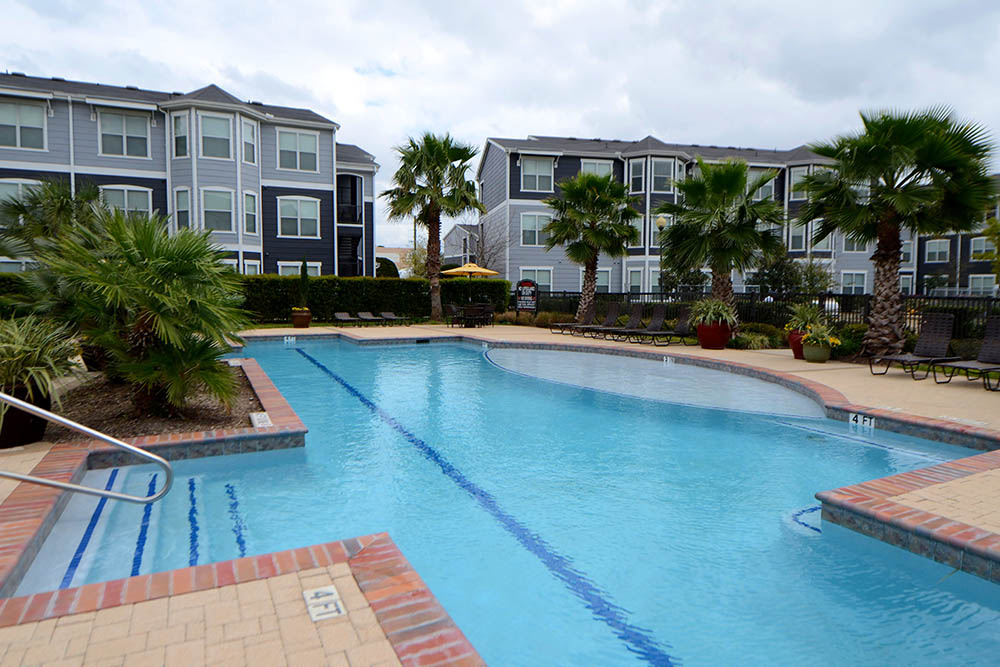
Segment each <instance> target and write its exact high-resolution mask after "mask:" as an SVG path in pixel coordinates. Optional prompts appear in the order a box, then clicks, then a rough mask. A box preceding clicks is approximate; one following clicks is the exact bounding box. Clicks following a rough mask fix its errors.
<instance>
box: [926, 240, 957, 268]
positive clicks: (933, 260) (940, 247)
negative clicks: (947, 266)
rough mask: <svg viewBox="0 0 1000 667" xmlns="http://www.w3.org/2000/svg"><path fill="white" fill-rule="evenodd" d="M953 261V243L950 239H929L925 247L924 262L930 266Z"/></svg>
mask: <svg viewBox="0 0 1000 667" xmlns="http://www.w3.org/2000/svg"><path fill="white" fill-rule="evenodd" d="M949 259H951V241H950V240H948V239H928V241H927V243H926V244H925V245H924V261H925V262H927V263H928V264H937V263H942V262H947V261H948V260H949Z"/></svg>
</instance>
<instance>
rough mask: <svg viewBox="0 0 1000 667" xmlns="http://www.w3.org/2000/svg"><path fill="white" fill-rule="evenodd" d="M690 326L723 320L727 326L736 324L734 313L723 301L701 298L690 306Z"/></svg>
mask: <svg viewBox="0 0 1000 667" xmlns="http://www.w3.org/2000/svg"><path fill="white" fill-rule="evenodd" d="M690 321H691V326H697V325H699V324H715V323H717V322H723V323H726V324H728V325H729V326H733V325H734V324H736V313H735V312H734V311H733V309H732V307H730V306H729V304H727V303H726V302H725V301H720V300H719V299H702V300H701V301H695V302H694V304H693V305H692V306H691V320H690Z"/></svg>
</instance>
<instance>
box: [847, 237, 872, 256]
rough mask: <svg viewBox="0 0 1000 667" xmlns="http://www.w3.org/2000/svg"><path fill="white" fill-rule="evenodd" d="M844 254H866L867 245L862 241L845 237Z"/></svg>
mask: <svg viewBox="0 0 1000 667" xmlns="http://www.w3.org/2000/svg"><path fill="white" fill-rule="evenodd" d="M844 252H868V244H867V243H865V242H862V241H856V240H854V239H852V238H851V237H850V236H845V237H844Z"/></svg>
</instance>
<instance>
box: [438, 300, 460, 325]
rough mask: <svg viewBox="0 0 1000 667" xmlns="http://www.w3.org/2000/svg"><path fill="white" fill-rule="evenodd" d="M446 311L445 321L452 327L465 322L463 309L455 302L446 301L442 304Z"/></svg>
mask: <svg viewBox="0 0 1000 667" xmlns="http://www.w3.org/2000/svg"><path fill="white" fill-rule="evenodd" d="M442 310H443V312H444V321H445V324H447V325H448V326H450V327H453V326H457V325H458V324H465V319H464V318H463V317H462V311H461V310H459V309H458V306H456V305H455V304H453V303H446V304H444V306H442Z"/></svg>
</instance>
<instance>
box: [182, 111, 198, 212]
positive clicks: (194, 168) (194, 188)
mask: <svg viewBox="0 0 1000 667" xmlns="http://www.w3.org/2000/svg"><path fill="white" fill-rule="evenodd" d="M184 113H186V114H187V115H188V137H193V138H194V139H195V141H191V140H190V139H189V140H188V143H189V144H190V145H189V146H188V152H189V153H191V198H192V199H194V201H191V202H188V206H190V207H191V210H190V211H189V215H190V216H191V229H201V228H200V227H199V226H198V225H199V224H200V222H201V188H199V187H198V159H199V158H200V157H201V128H200V127H196V126H197V125H198V114H196V113H195V114H192V113H191V110H190V109H188V110H186V111H185V112H184ZM192 120H193V121H194V122H192ZM195 148H197V149H198V150H197V151H196V150H195ZM196 212H197V213H196Z"/></svg>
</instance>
